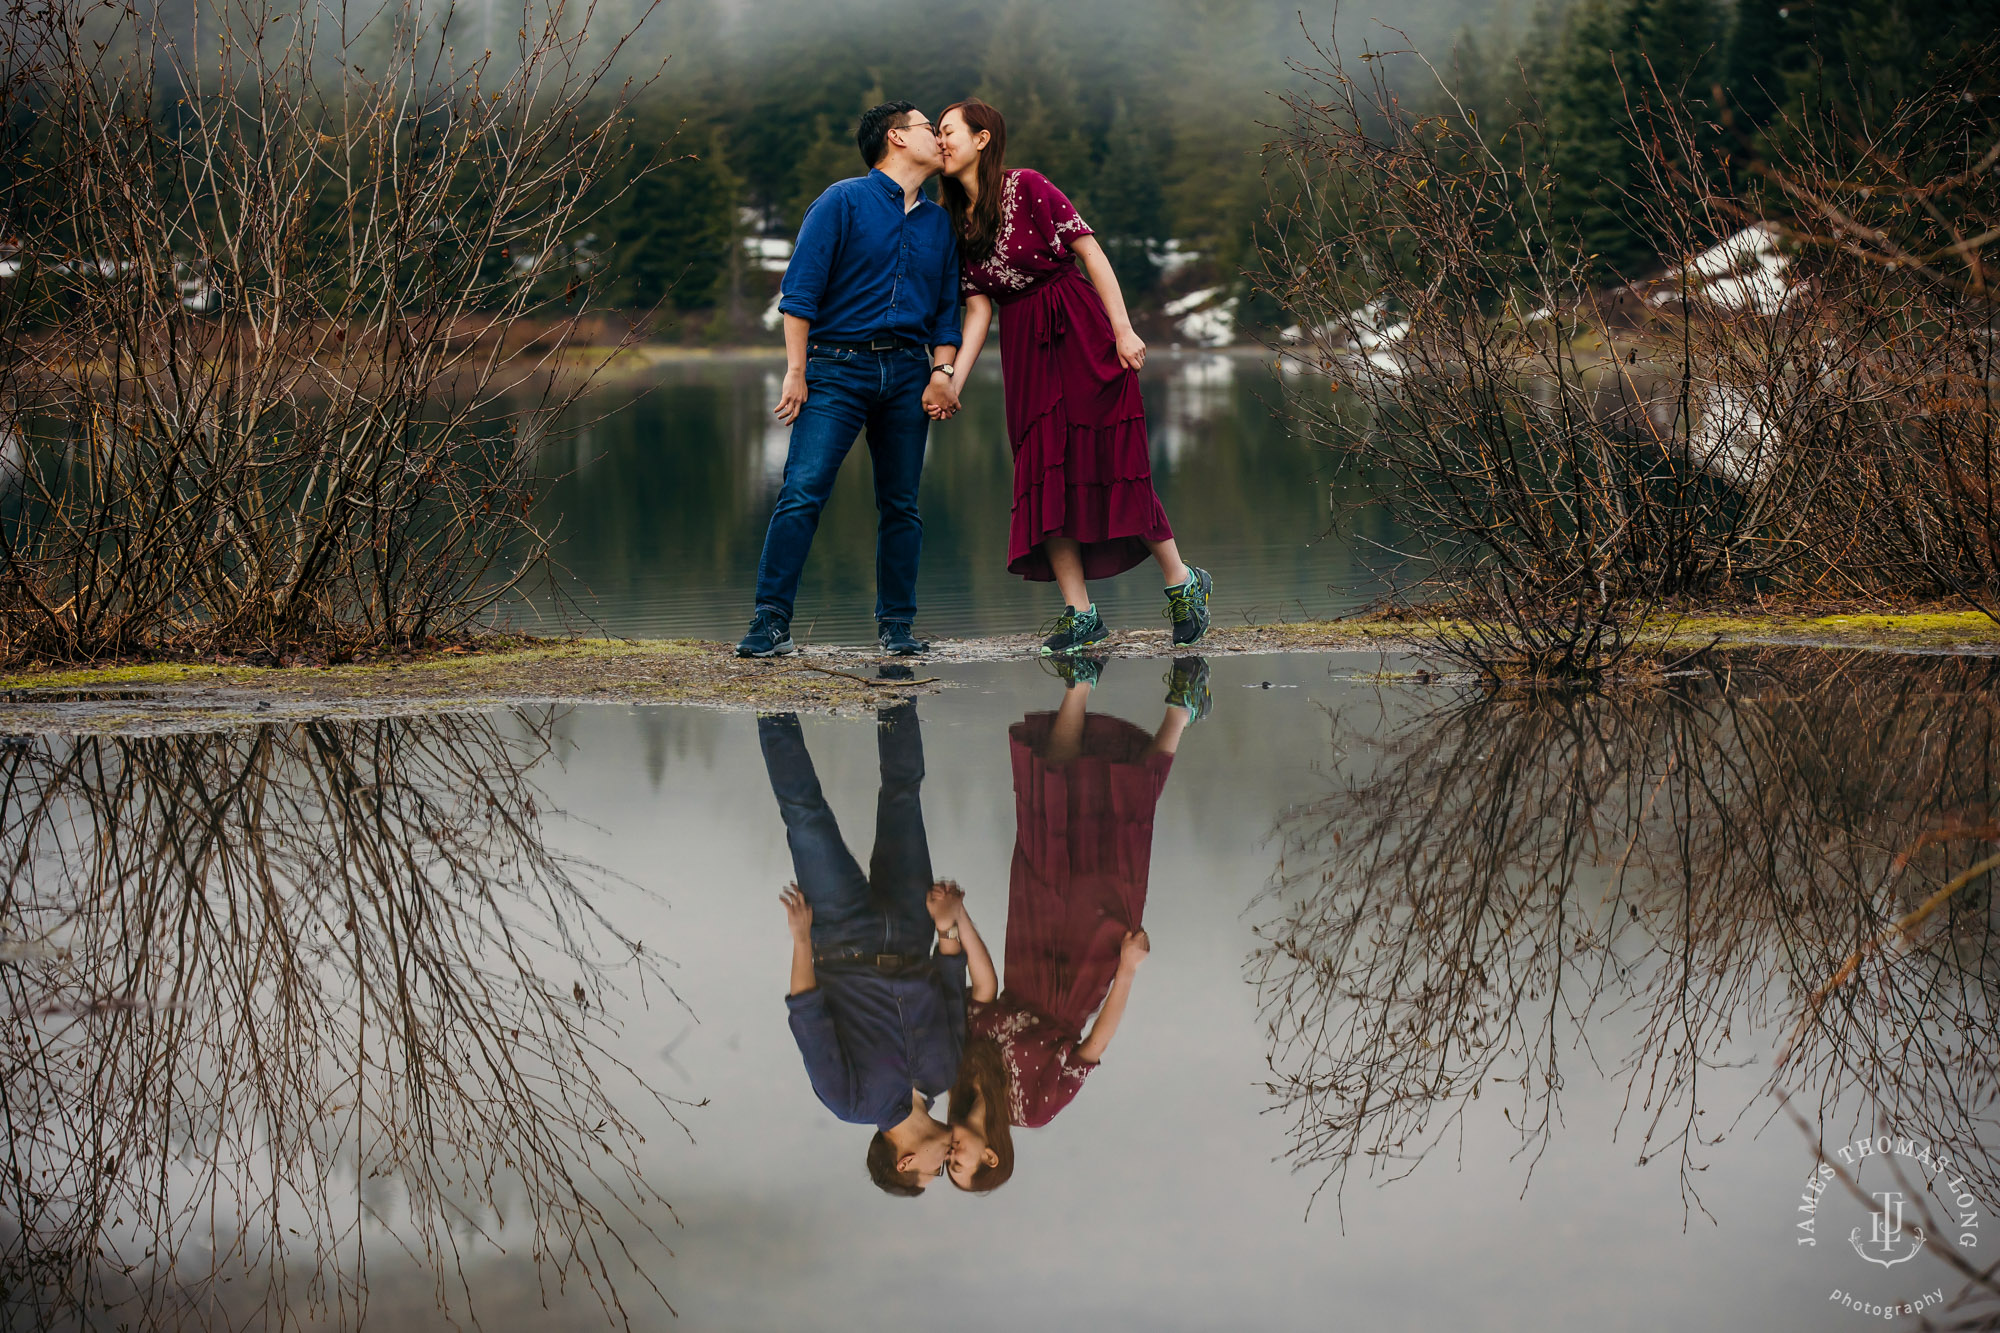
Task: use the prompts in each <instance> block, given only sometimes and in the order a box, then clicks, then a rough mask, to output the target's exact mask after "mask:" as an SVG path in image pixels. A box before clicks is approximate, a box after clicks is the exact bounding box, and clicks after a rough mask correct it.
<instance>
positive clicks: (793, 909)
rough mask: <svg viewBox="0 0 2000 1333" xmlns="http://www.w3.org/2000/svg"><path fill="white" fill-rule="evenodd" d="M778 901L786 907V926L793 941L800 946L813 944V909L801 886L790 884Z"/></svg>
mask: <svg viewBox="0 0 2000 1333" xmlns="http://www.w3.org/2000/svg"><path fill="white" fill-rule="evenodd" d="M778 901H779V902H781V903H783V904H784V905H785V925H786V927H787V928H788V929H789V930H790V931H791V933H792V939H793V940H794V941H796V942H797V943H799V944H810V943H812V924H813V909H812V904H811V903H809V902H807V901H806V896H805V894H803V893H801V892H799V886H798V885H796V884H788V885H786V886H785V891H784V892H783V893H781V894H779V895H778Z"/></svg>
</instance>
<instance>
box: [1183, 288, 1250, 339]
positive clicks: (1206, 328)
mask: <svg viewBox="0 0 2000 1333" xmlns="http://www.w3.org/2000/svg"><path fill="white" fill-rule="evenodd" d="M1174 328H1175V329H1177V330H1178V331H1179V332H1180V335H1181V337H1183V338H1185V339H1187V340H1188V341H1189V342H1191V343H1193V344H1194V345H1195V346H1196V347H1227V346H1228V345H1229V344H1230V343H1232V342H1234V341H1236V298H1235V297H1233V296H1232V297H1230V298H1229V299H1228V300H1227V301H1224V302H1222V303H1221V304H1220V305H1213V306H1210V307H1209V308H1208V309H1206V310H1197V311H1195V312H1194V313H1193V314H1192V315H1189V316H1187V317H1186V318H1185V319H1182V320H1179V321H1177V322H1176V323H1175V325H1174Z"/></svg>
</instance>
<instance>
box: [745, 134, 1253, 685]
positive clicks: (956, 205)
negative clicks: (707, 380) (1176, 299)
mask: <svg viewBox="0 0 2000 1333" xmlns="http://www.w3.org/2000/svg"><path fill="white" fill-rule="evenodd" d="M855 143H856V146H857V147H858V148H859V149H860V151H861V158H862V161H863V162H864V163H866V164H867V166H868V168H869V170H868V174H867V175H865V176H856V177H853V178H851V179H848V180H844V181H838V182H836V183H835V184H833V185H831V186H829V187H828V188H827V190H826V192H825V193H823V194H822V195H820V197H819V198H818V199H817V200H816V201H814V203H813V205H812V207H811V208H809V209H808V210H807V211H806V215H805V220H804V222H803V223H802V224H801V225H800V227H799V234H798V241H797V244H796V245H795V247H794V250H793V254H792V260H791V263H790V266H789V267H788V268H787V269H786V271H785V276H784V279H783V282H782V284H781V293H780V298H779V302H778V310H779V313H780V314H781V315H782V316H783V318H784V325H785V377H784V382H783V387H782V388H781V390H780V393H779V399H778V405H777V407H776V409H775V413H776V415H777V417H778V420H780V421H781V422H784V423H786V424H787V425H789V426H790V427H791V441H790V447H789V450H788V452H787V455H786V459H785V476H784V482H783V485H782V486H781V488H780V489H779V492H778V500H777V505H776V507H775V509H774V510H773V512H772V514H771V523H770V527H769V528H768V529H767V530H766V532H765V536H764V550H763V555H762V557H761V559H760V561H759V563H758V567H757V604H756V609H755V612H754V614H753V615H752V617H751V621H750V630H749V633H747V634H746V635H744V637H743V640H742V642H740V643H739V644H737V646H736V653H737V655H738V656H739V657H778V656H782V655H784V654H786V653H790V652H792V651H794V649H795V645H794V644H793V642H792V637H791V621H792V612H793V606H794V601H795V599H796V597H797V594H798V586H799V577H800V574H801V573H802V572H803V570H804V568H805V562H806V556H807V554H808V552H809V551H810V550H811V548H812V540H813V535H814V533H815V532H816V531H817V529H818V527H819V516H820V512H821V510H823V509H824V508H825V506H826V502H827V499H828V497H829V496H830V495H831V494H832V493H833V484H834V479H835V477H836V476H838V474H839V471H840V465H841V463H842V462H843V461H844V460H845V459H846V457H847V454H848V451H849V450H850V449H852V448H853V446H854V442H855V440H856V438H858V437H859V436H860V435H861V434H862V433H863V432H866V434H867V438H868V452H869V456H870V458H871V460H872V462H873V464H874V472H875V505H876V510H877V512H878V514H879V521H878V526H877V529H876V539H875V590H876V596H875V621H876V629H877V637H878V640H879V642H880V644H881V647H882V651H883V652H885V653H888V654H893V655H898V656H907V655H912V654H916V653H922V652H925V651H927V650H928V648H929V647H930V645H929V644H928V643H926V642H924V641H923V640H922V639H919V638H918V637H917V635H916V629H915V626H916V617H917V565H918V560H919V557H920V555H921V552H922V548H923V531H924V525H923V517H922V515H921V513H920V512H919V510H918V504H917V492H918V487H919V483H920V481H921V479H922V476H923V464H924V447H925V443H926V440H927V438H928V436H929V431H930V425H931V422H932V421H945V420H949V419H950V418H951V417H952V416H954V415H956V413H957V412H958V410H959V394H960V390H961V387H962V386H963V385H964V384H965V382H966V377H967V376H969V375H970V374H971V373H972V369H973V367H974V366H975V365H976V364H977V363H978V360H979V355H980V353H981V351H982V350H983V349H984V347H985V344H986V338H987V334H988V333H989V332H991V331H992V329H993V326H994V322H995V315H996V310H997V311H998V312H999V313H1000V314H1002V315H1004V317H1003V318H1001V319H1000V320H999V332H1000V371H1001V379H1002V383H1003V385H1004V392H1005V400H1006V416H1007V436H1008V442H1009V444H1010V445H1011V447H1012V450H1013V456H1014V488H1013V509H1012V520H1011V523H1010V526H1009V530H1008V536H1007V568H1008V570H1009V571H1010V572H1011V573H1014V574H1018V575H1019V576H1020V577H1022V578H1024V579H1029V580H1032V581H1035V582H1041V583H1049V582H1053V583H1054V584H1055V585H1056V586H1057V588H1058V590H1059V591H1060V592H1061V594H1062V598H1063V611H1062V614H1061V615H1060V616H1059V617H1058V618H1057V620H1056V622H1055V625H1054V632H1053V633H1052V634H1050V635H1049V637H1048V638H1047V639H1046V640H1045V641H1044V642H1043V644H1042V652H1043V653H1044V654H1046V655H1052V656H1057V657H1069V656H1072V655H1074V654H1078V653H1081V652H1084V651H1085V650H1087V649H1089V648H1090V647H1092V646H1093V645H1095V644H1098V643H1102V642H1103V641H1104V640H1105V638H1107V637H1108V635H1109V633H1110V631H1109V630H1108V629H1107V627H1106V626H1105V623H1104V620H1103V618H1102V617H1101V616H1099V614H1098V612H1097V607H1096V605H1095V603H1094V602H1093V601H1092V600H1091V596H1090V586H1089V584H1090V580H1093V579H1104V578H1110V577H1111V576H1113V575H1115V574H1121V573H1123V572H1125V571H1126V570H1128V569H1131V568H1133V567H1134V566H1136V565H1139V564H1141V563H1143V562H1144V561H1145V560H1146V559H1147V558H1148V557H1149V556H1150V557H1151V558H1152V560H1153V561H1154V562H1155V563H1156V564H1157V565H1158V566H1159V568H1160V573H1161V576H1162V579H1163V581H1164V584H1165V592H1166V601H1167V607H1166V615H1167V617H1168V619H1170V620H1171V621H1172V622H1173V642H1174V645H1175V646H1176V647H1186V646H1189V645H1192V644H1195V643H1198V642H1199V641H1200V640H1201V638H1202V636H1203V635H1204V634H1206V633H1207V631H1208V626H1209V619H1210V613H1209V609H1208V603H1209V596H1210V594H1211V592H1212V591H1213V588H1214V580H1213V579H1212V578H1210V576H1209V574H1208V572H1207V571H1206V570H1203V569H1200V568H1198V567H1196V566H1193V565H1189V564H1187V563H1185V562H1184V561H1182V559H1181V555H1180V549H1179V547H1178V546H1177V545H1176V544H1175V541H1174V534H1173V529H1172V527H1171V526H1170V525H1169V524H1168V522H1167V513H1166V510H1165V509H1164V508H1163V507H1162V506H1161V504H1160V499H1159V496H1158V495H1157V494H1155V492H1154V490H1153V478H1152V466H1151V458H1150V453H1149V450H1148V446H1147V441H1146V417H1145V407H1144V404H1143V402H1142V401H1141V398H1140V394H1139V377H1138V371H1139V369H1140V367H1141V366H1143V365H1144V364H1145V361H1146V344H1145V343H1144V341H1142V340H1141V339H1140V337H1139V335H1138V334H1137V333H1135V332H1134V331H1133V329H1132V320H1131V317H1130V315H1129V314H1128V313H1127V311H1126V309H1125V298H1124V295H1123V293H1122V292H1121V291H1120V290H1119V287H1118V279H1117V277H1116V275H1114V274H1113V272H1112V269H1111V262H1110V260H1109V259H1107V258H1106V257H1105V254H1104V248H1103V247H1102V246H1101V245H1100V244H1098V242H1097V239H1096V238H1095V236H1093V235H1092V234H1091V230H1090V227H1089V226H1088V225H1087V224H1086V223H1085V222H1084V220H1083V218H1082V217H1080V216H1079V215H1078V213H1077V211H1076V209H1075V208H1074V207H1073V206H1071V204H1070V201H1069V200H1068V199H1067V198H1066V197H1065V196H1064V195H1063V193H1062V191H1060V190H1058V189H1057V188H1056V187H1055V185H1053V184H1052V183H1051V182H1050V181H1049V180H1048V179H1047V178H1046V177H1044V176H1042V175H1041V174H1040V173H1039V172H1035V171H1030V170H1028V169H1026V168H1018V169H1011V170H1010V169H1009V168H1008V167H1007V164H1006V150H1007V124H1006V121H1005V120H1004V119H1003V118H1002V117H1001V115H1000V112H999V111H997V110H996V109H994V108H993V107H991V106H989V105H987V104H986V103H984V102H981V101H978V100H977V99H971V100H967V101H964V102H959V103H956V104H954V105H952V106H950V107H947V108H946V109H945V111H944V113H943V114H942V115H940V116H939V117H938V119H937V120H936V121H935V122H932V121H930V120H928V119H926V118H925V116H924V114H923V113H922V112H921V111H919V110H917V109H916V107H914V106H913V105H911V104H910V103H908V102H885V103H883V104H882V105H880V106H877V107H871V108H870V109H869V110H868V111H866V112H864V113H863V114H862V116H861V121H860V124H859V126H858V127H857V129H856V131H855ZM939 175H941V176H942V178H943V182H942V194H943V199H944V202H943V204H942V205H940V204H937V203H934V202H932V201H931V200H930V199H929V198H927V197H926V196H925V195H924V194H923V186H924V184H925V183H926V182H927V181H929V180H930V178H931V177H933V176H939ZM1076 260H1081V261H1082V264H1083V273H1079V272H1078V271H1077V267H1076V264H1075V262H1074V261H1076ZM1085 274H1087V275H1088V277H1087V278H1086V277H1085ZM961 302H962V303H963V305H964V315H963V320H962V322H961V317H960V305H961Z"/></svg>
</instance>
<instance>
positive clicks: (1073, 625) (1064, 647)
mask: <svg viewBox="0 0 2000 1333" xmlns="http://www.w3.org/2000/svg"><path fill="white" fill-rule="evenodd" d="M1054 629H1055V633H1053V634H1051V635H1049V637H1048V638H1046V639H1043V640H1042V656H1044V657H1066V656H1068V655H1069V654H1071V653H1080V652H1082V651H1083V650H1084V649H1086V648H1088V647H1090V646H1092V645H1093V644H1099V643H1103V642H1104V641H1105V639H1107V638H1109V637H1110V635H1111V631H1110V630H1108V629H1106V628H1104V621H1103V619H1102V618H1100V617H1099V616H1098V614H1097V604H1096V603H1094V602H1093V603H1092V604H1091V605H1089V606H1087V607H1085V608H1084V609H1083V610H1081V611H1079V610H1077V609H1076V608H1075V607H1073V606H1065V607H1064V608H1063V613H1062V614H1061V615H1059V616H1057V617H1056V622H1055V625H1054Z"/></svg>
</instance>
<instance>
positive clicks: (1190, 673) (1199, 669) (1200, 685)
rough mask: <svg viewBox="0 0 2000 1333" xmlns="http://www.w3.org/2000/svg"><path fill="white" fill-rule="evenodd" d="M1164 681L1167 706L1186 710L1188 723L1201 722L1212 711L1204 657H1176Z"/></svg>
mask: <svg viewBox="0 0 2000 1333" xmlns="http://www.w3.org/2000/svg"><path fill="white" fill-rule="evenodd" d="M1165 679H1166V682H1167V704H1168V706H1169V707H1172V708H1185V709H1187V713H1188V721H1189V722H1191V723H1192V722H1199V721H1201V720H1202V719H1203V718H1205V717H1207V716H1208V715H1209V713H1210V711H1211V710H1213V709H1214V707H1215V701H1214V699H1213V698H1212V697H1211V696H1210V695H1209V692H1208V659H1207V658H1206V657H1176V658H1175V659H1174V665H1173V668H1172V669H1171V670H1169V671H1168V672H1167V674H1166V677H1165Z"/></svg>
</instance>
